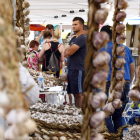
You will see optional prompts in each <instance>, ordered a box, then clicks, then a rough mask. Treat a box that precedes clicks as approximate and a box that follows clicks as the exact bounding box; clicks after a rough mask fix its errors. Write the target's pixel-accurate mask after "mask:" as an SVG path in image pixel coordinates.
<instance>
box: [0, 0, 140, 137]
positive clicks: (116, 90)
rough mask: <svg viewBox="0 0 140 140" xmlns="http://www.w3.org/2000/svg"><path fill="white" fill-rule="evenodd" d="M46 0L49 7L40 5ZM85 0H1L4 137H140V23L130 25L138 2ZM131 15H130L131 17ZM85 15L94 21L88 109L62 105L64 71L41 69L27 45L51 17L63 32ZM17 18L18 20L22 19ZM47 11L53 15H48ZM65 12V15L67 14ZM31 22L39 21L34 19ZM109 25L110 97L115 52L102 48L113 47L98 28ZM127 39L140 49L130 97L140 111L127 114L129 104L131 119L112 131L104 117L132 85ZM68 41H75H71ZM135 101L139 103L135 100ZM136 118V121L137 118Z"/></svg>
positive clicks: (0, 133)
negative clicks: (32, 65) (33, 65)
mask: <svg viewBox="0 0 140 140" xmlns="http://www.w3.org/2000/svg"><path fill="white" fill-rule="evenodd" d="M42 2H44V5H42V6H41V3H42ZM68 2H70V0H68ZM73 2H74V1H73ZM82 2H83V3H82ZM82 2H81V1H80V0H78V2H77V3H76V2H75V3H70V4H69V5H68V4H67V3H66V2H64V1H61V4H62V5H61V4H58V5H56V4H55V5H53V3H49V5H47V4H46V1H42V0H40V4H39V5H40V6H41V8H42V12H41V9H40V7H38V6H37V5H36V4H37V3H39V2H38V1H31V0H27V1H26V0H16V1H14V0H0V13H2V14H0V46H1V47H0V79H1V86H0V116H1V117H2V118H3V119H1V118H0V122H1V121H3V123H0V124H2V125H3V126H2V127H1V126H0V139H3V140H7V139H10V140H16V139H17V140H25V139H27V140H117V139H120V137H121V136H122V135H123V137H122V139H123V140H126V139H128V140H129V139H130V140H133V139H138V138H139V136H140V135H139V131H140V128H139V125H140V117H139V116H140V114H139V102H140V84H139V83H140V56H139V55H140V26H139V27H138V26H137V25H134V26H133V29H132V30H131V28H132V26H131V25H129V24H127V22H129V23H130V24H131V23H132V20H133V18H132V15H131V13H130V11H131V12H132V9H133V8H132V7H136V10H134V14H135V13H137V7H138V6H137V5H138V4H137V3H138V1H137V0H136V1H135V2H132V1H130V2H129V3H127V1H125V0H114V1H113V0H111V1H110V2H108V1H107V0H89V1H88V3H87V2H85V1H84V0H83V1H82ZM131 3H132V5H133V6H132V5H130V7H131V8H130V7H128V5H129V4H131ZM15 4H16V5H15ZM45 4H46V5H47V6H46V5H45ZM52 5H53V6H54V7H55V8H56V9H55V10H56V11H58V13H57V14H58V15H59V16H58V17H56V15H54V16H55V17H53V18H54V20H52V18H51V17H50V16H49V14H51V15H53V14H54V12H55V13H56V11H53V10H54V8H53V9H52V7H53V6H52ZM60 5H61V6H60ZM59 6H60V7H61V8H59ZM78 6H79V8H80V9H85V13H84V14H83V13H81V12H80V11H82V10H79V9H78V10H77V7H78ZM37 7H38V8H39V9H38V8H37ZM46 7H47V8H46ZM48 7H49V8H48ZM64 7H65V10H64V9H63V8H64ZM71 7H72V8H76V9H75V11H74V12H73V15H72V12H69V10H71V11H72V9H71ZM45 8H46V9H47V10H50V11H49V12H48V15H46V16H45V15H44V13H45ZM129 8H130V9H131V10H130V11H129ZM34 9H35V10H34ZM36 9H38V11H39V13H40V15H35V14H37V12H36ZM51 10H52V11H51ZM112 11H113V12H112ZM30 12H31V14H30ZM67 12H68V13H69V14H68V16H64V15H63V16H61V18H60V15H61V14H62V13H67ZM87 13H88V18H87V15H86V14H87ZM112 13H114V14H112ZM126 13H127V14H128V15H129V18H126ZM41 14H42V16H41ZM13 15H14V16H13ZM82 15H83V18H84V19H85V21H88V22H87V23H88V36H87V56H86V60H85V68H86V75H85V80H84V101H83V107H82V109H81V108H76V107H75V106H70V105H63V102H64V96H65V95H66V94H67V92H66V87H65V84H64V81H65V80H66V79H65V75H64V74H62V75H61V76H60V77H59V78H56V76H55V74H56V73H55V72H52V71H47V72H42V71H41V68H40V70H39V71H36V70H33V69H31V68H28V62H27V58H28V55H27V51H28V50H29V43H30V40H29V36H30V33H31V32H30V30H34V31H35V30H37V31H42V30H44V29H45V25H46V24H48V23H51V24H57V25H59V27H60V28H61V30H62V28H63V25H62V24H65V25H69V24H70V25H71V21H72V18H73V17H74V16H82ZM137 15H138V14H137ZM13 17H14V18H16V19H15V20H14V21H15V24H14V23H13ZM44 17H45V18H48V19H47V20H45V19H44ZM64 17H66V18H65V19H64ZM37 18H38V21H37ZM62 18H63V19H62ZM66 19H68V20H66ZM112 19H113V20H112ZM130 19H131V22H130ZM136 19H138V18H136ZM61 21H62V22H63V23H62V24H61ZM31 23H36V24H32V25H31ZM109 23H110V25H111V26H112V25H113V26H112V27H111V30H112V32H113V44H114V45H113V51H112V56H113V58H112V64H111V65H112V75H111V81H110V84H111V86H110V89H109V96H108V97H107V96H106V94H105V92H106V84H107V82H106V79H107V77H108V74H109V67H108V63H109V62H110V59H111V58H110V55H109V54H108V53H107V52H106V51H100V49H102V48H103V47H104V46H106V45H107V43H108V42H109V39H110V38H109V36H108V34H107V33H106V32H99V30H100V27H101V25H106V24H109ZM137 24H139V22H137ZM125 25H126V26H125ZM70 27H71V26H70ZM126 27H127V28H126ZM126 30H127V31H126ZM125 32H126V36H125ZM137 36H138V39H139V41H138V40H137ZM126 38H127V40H126V45H128V47H129V48H131V50H132V53H135V54H137V53H138V59H137V75H136V80H135V83H134V85H133V86H132V89H131V91H130V92H129V98H130V100H131V101H132V102H133V103H134V106H136V107H137V110H135V111H132V114H131V115H130V114H127V113H128V112H129V111H130V108H131V109H132V106H130V107H128V109H126V110H127V112H124V114H125V115H124V116H125V118H124V119H125V124H126V125H124V126H123V127H121V128H119V129H118V131H117V132H116V133H109V131H108V129H107V127H106V124H105V123H104V121H105V118H107V117H109V116H110V115H112V114H113V113H114V112H115V110H116V109H119V108H120V107H122V106H123V104H122V102H121V94H122V92H123V86H124V84H125V80H124V74H125V70H124V64H125V63H126V61H125V47H124V46H122V45H121V44H123V43H125V39H126ZM68 42H69V40H68V41H67V42H66V43H68ZM138 44H139V45H138ZM137 46H138V47H137ZM63 68H64V67H63ZM40 76H41V78H43V88H42V87H41V86H40V84H39V78H40ZM42 89H43V90H42ZM40 94H45V95H49V96H48V99H49V101H48V103H46V102H44V103H43V102H42V101H41V100H39V95H40ZM131 101H130V102H131ZM130 104H131V105H132V103H130ZM126 108H127V107H126ZM126 110H125V111H126ZM126 118H127V119H126ZM132 118H133V123H132V121H131V122H130V120H131V119H132ZM127 124H130V125H132V126H130V125H127ZM125 128H128V130H127V133H126V134H125V135H124V132H123V130H124V129H125Z"/></svg>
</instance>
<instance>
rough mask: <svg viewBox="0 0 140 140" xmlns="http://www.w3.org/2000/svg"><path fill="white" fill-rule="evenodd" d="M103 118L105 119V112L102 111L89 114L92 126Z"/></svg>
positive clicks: (94, 126) (96, 124)
mask: <svg viewBox="0 0 140 140" xmlns="http://www.w3.org/2000/svg"><path fill="white" fill-rule="evenodd" d="M104 119H105V113H104V112H103V111H98V112H96V113H95V114H93V115H92V116H91V118H90V125H91V126H92V127H93V128H97V127H98V126H99V125H100V124H101V123H102V121H103V120H104Z"/></svg>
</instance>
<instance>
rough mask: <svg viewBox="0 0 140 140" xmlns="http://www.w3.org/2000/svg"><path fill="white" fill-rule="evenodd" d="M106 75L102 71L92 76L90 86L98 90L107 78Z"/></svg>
mask: <svg viewBox="0 0 140 140" xmlns="http://www.w3.org/2000/svg"><path fill="white" fill-rule="evenodd" d="M107 76H108V74H107V73H106V72H104V71H101V72H97V73H95V74H94V75H93V77H92V81H91V84H92V86H93V87H96V88H99V87H100V86H101V83H102V82H103V81H104V80H105V79H106V78H107Z"/></svg>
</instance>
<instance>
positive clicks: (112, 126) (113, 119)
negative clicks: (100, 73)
mask: <svg viewBox="0 0 140 140" xmlns="http://www.w3.org/2000/svg"><path fill="white" fill-rule="evenodd" d="M109 87H110V83H107V85H106V94H107V96H108V94H109ZM129 91H130V83H129V82H126V83H125V84H124V87H123V93H122V97H121V101H122V107H121V108H120V109H116V110H115V112H114V113H113V114H112V115H110V116H109V117H108V118H106V119H105V123H106V126H107V128H108V131H109V132H110V133H116V132H117V130H118V128H119V127H122V126H123V122H122V113H123V111H124V109H125V106H126V104H127V103H128V101H129V98H128V97H127V96H128V92H129Z"/></svg>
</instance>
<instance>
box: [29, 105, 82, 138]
mask: <svg viewBox="0 0 140 140" xmlns="http://www.w3.org/2000/svg"><path fill="white" fill-rule="evenodd" d="M30 116H31V118H32V119H33V120H35V121H36V123H37V129H36V132H35V134H34V135H31V136H32V138H34V139H37V138H40V139H43V138H48V140H49V139H54V138H55V137H56V139H58V140H61V139H64V140H65V139H66V140H68V139H72V140H80V139H81V133H80V132H81V125H82V122H83V115H82V111H81V109H79V108H76V107H72V106H68V105H66V106H63V105H50V104H47V103H43V104H41V103H36V104H35V105H33V106H31V107H30ZM32 138H31V137H30V139H32Z"/></svg>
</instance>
